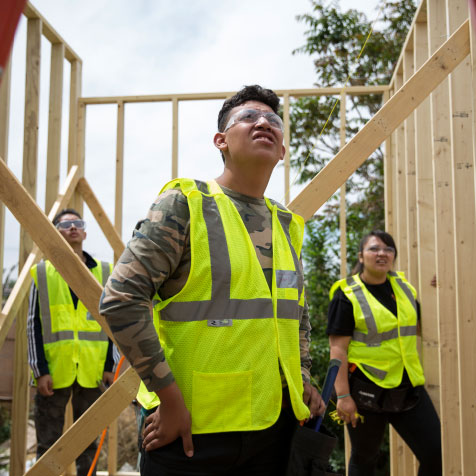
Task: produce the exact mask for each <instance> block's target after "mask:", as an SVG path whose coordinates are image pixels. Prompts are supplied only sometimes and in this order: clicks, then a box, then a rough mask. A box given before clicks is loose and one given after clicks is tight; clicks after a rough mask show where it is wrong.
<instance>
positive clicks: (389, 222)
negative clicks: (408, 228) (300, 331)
mask: <svg viewBox="0 0 476 476" xmlns="http://www.w3.org/2000/svg"><path fill="white" fill-rule="evenodd" d="M389 99H390V91H385V92H384V94H383V98H382V101H383V103H384V104H385V103H386V102H387V101H388V100H389ZM393 142H394V134H392V135H391V136H390V137H389V138H388V139H387V140H386V141H385V155H384V157H383V182H384V187H383V188H384V192H383V193H384V206H385V229H386V230H387V232H388V233H390V234H391V235H392V234H393V200H392V192H393V167H392V162H393V161H394V156H393V154H392V147H393V144H392V143H393Z"/></svg>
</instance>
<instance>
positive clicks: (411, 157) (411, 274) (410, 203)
mask: <svg viewBox="0 0 476 476" xmlns="http://www.w3.org/2000/svg"><path fill="white" fill-rule="evenodd" d="M412 39H413V37H412ZM411 47H412V48H411V49H410V44H408V51H406V52H405V56H404V62H403V76H404V80H405V81H407V80H408V79H410V77H411V76H413V74H414V72H415V64H414V57H413V56H414V55H413V42H412V43H411ZM404 134H405V154H404V161H405V177H404V182H405V192H406V197H405V203H406V211H405V215H406V224H405V225H406V226H405V227H406V231H407V239H406V254H407V259H408V262H407V269H408V275H407V276H408V279H409V281H410V282H411V283H418V254H417V233H416V230H417V223H416V222H417V216H416V171H415V114H410V115H409V116H408V117H407V119H406V120H405V123H404ZM412 466H413V464H412Z"/></svg>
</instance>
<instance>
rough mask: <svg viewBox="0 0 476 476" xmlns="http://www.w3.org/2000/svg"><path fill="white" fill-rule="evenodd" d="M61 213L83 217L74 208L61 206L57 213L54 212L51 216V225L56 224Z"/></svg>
mask: <svg viewBox="0 0 476 476" xmlns="http://www.w3.org/2000/svg"><path fill="white" fill-rule="evenodd" d="M63 215H76V216H77V217H78V218H79V219H80V220H82V219H83V217H82V216H81V215H80V214H79V213H78V212H77V211H76V210H75V209H74V208H63V210H61V211H60V212H59V213H57V214H56V216H55V217H54V218H53V225H54V226H56V225H57V224H58V223H59V221H60V218H61V217H62V216H63Z"/></svg>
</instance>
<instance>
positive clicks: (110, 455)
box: [107, 419, 118, 474]
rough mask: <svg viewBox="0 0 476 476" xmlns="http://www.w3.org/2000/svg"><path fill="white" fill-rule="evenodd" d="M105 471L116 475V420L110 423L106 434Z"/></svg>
mask: <svg viewBox="0 0 476 476" xmlns="http://www.w3.org/2000/svg"><path fill="white" fill-rule="evenodd" d="M107 436H108V438H107V470H108V473H109V474H116V473H117V443H118V438H117V419H116V420H114V421H113V422H111V423H110V425H109V429H108V434H107Z"/></svg>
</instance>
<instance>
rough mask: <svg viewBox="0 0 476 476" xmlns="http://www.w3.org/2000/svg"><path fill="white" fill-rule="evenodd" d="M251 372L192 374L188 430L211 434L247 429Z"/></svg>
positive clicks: (248, 423) (249, 410) (249, 423)
mask: <svg viewBox="0 0 476 476" xmlns="http://www.w3.org/2000/svg"><path fill="white" fill-rule="evenodd" d="M252 376H253V371H252V370H247V371H244V372H233V373H205V372H196V371H194V372H193V379H192V381H193V384H192V385H193V386H192V431H193V432H194V433H211V432H221V431H239V430H249V429H251V383H252Z"/></svg>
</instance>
